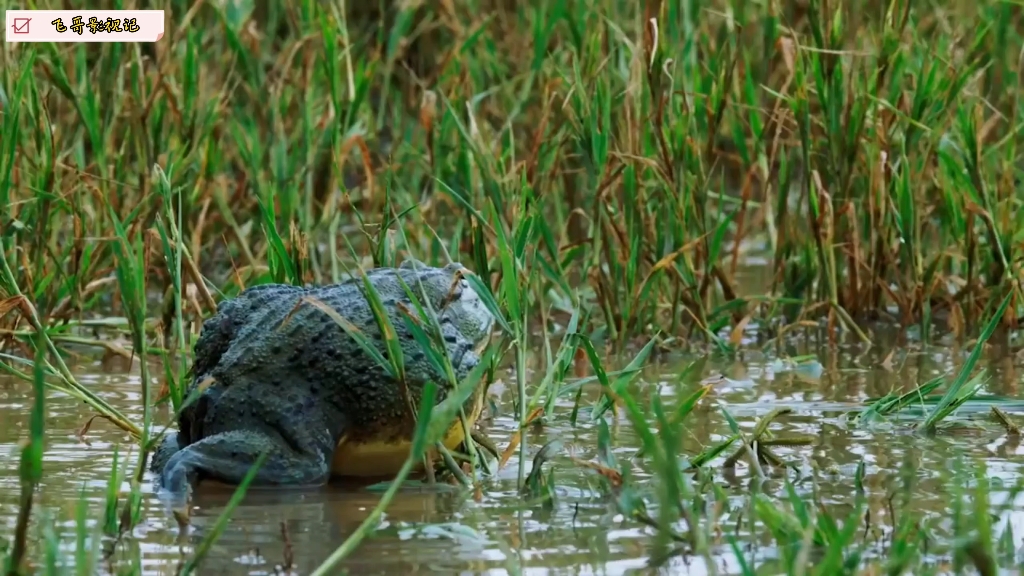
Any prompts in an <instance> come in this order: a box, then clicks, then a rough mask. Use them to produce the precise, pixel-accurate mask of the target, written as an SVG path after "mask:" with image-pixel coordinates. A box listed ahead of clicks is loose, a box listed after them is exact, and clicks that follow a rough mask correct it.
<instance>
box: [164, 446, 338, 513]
mask: <svg viewBox="0 0 1024 576" xmlns="http://www.w3.org/2000/svg"><path fill="white" fill-rule="evenodd" d="M260 454H266V459H265V460H264V462H263V465H262V466H261V467H260V469H259V470H258V471H257V472H256V476H255V477H254V478H253V481H252V485H275V484H276V485H284V484H287V485H321V484H324V483H326V482H327V480H328V479H329V478H330V461H329V456H330V454H318V453H312V452H303V453H300V452H297V451H294V450H291V449H290V448H289V447H288V445H287V444H283V443H282V442H281V441H280V440H278V441H276V442H275V441H274V440H273V439H272V438H270V437H269V436H267V435H265V434H260V433H258V432H248V431H240V430H235V431H230V432H222V433H220V434H214V435H212V436H208V437H206V438H203V439H202V440H200V441H198V442H195V443H193V444H189V445H188V446H186V447H184V448H182V449H180V450H178V451H177V452H176V453H174V454H173V455H172V456H171V457H170V458H169V459H168V460H167V464H166V465H165V466H164V468H163V470H162V471H161V473H160V495H161V498H162V499H164V500H166V501H168V502H169V503H170V504H171V507H172V509H173V510H174V511H175V513H176V514H177V513H179V511H182V510H184V509H185V506H186V504H187V501H188V492H189V487H190V486H192V485H195V484H196V482H197V481H199V480H201V479H202V478H212V479H216V480H220V481H222V482H226V483H228V484H239V483H241V482H242V480H243V479H244V478H245V476H246V474H248V473H249V469H250V468H251V467H252V466H253V464H255V463H256V461H257V459H258V458H259V456H260Z"/></svg>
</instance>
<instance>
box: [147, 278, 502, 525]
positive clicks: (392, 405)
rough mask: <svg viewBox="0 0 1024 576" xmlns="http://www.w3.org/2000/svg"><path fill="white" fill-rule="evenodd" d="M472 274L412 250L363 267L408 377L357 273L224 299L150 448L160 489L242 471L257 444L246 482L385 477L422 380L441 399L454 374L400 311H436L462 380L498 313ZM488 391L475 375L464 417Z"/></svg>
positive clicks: (396, 463)
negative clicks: (182, 392)
mask: <svg viewBox="0 0 1024 576" xmlns="http://www.w3.org/2000/svg"><path fill="white" fill-rule="evenodd" d="M467 273H470V272H469V271H468V270H467V269H466V268H465V267H464V266H463V265H462V264H461V263H459V262H453V263H451V264H447V265H445V266H443V267H434V266H428V265H426V264H424V263H423V262H421V261H419V260H415V259H407V260H405V261H403V262H402V263H401V265H399V266H398V267H380V268H373V269H370V270H367V271H366V272H365V281H367V282H368V283H369V284H371V285H372V286H373V288H374V290H375V292H376V293H377V294H378V295H379V297H380V304H381V305H382V309H383V310H384V311H385V312H386V314H387V316H388V318H389V319H390V324H391V326H392V327H393V331H394V332H393V334H394V338H393V339H392V342H393V341H395V340H397V342H398V344H399V347H400V349H401V355H402V364H403V366H404V378H400V377H396V376H395V375H394V370H389V369H387V367H386V366H384V365H382V363H381V361H380V359H381V358H388V357H389V356H388V352H387V346H386V342H385V340H386V338H385V337H384V336H383V335H382V332H381V329H380V326H379V322H378V321H377V318H376V317H375V315H374V312H373V308H372V307H371V304H370V301H369V300H368V298H367V294H366V290H365V285H364V278H363V275H362V273H360V274H356V275H354V276H352V277H350V278H347V279H345V280H342V281H340V282H338V283H335V284H329V285H324V286H305V287H302V286H295V285H289V284H261V285H255V286H251V287H249V288H246V289H245V290H243V291H242V292H240V293H239V294H238V295H237V296H236V297H234V298H231V299H227V300H224V301H222V302H221V303H220V304H219V305H218V307H217V311H216V313H215V314H213V315H212V316H211V317H209V318H208V319H207V320H206V321H205V322H203V325H202V329H201V331H200V335H199V337H198V339H197V340H196V342H195V346H194V354H193V361H192V366H191V370H190V371H189V376H188V382H189V385H188V388H187V391H186V398H187V399H188V398H194V399H193V401H191V402H186V405H185V407H184V408H182V409H181V410H180V412H179V416H178V419H177V430H176V431H169V432H167V433H166V434H165V435H164V436H163V438H162V440H161V441H160V443H159V444H158V445H157V448H156V450H155V451H154V453H153V458H152V462H151V466H150V469H151V471H152V472H153V473H154V474H155V475H156V476H157V485H158V489H159V493H160V494H161V495H162V497H163V498H164V499H165V500H167V501H169V502H171V503H172V504H173V503H176V505H177V506H179V507H180V506H182V505H183V504H184V503H185V502H187V500H188V497H189V495H190V494H191V491H192V490H193V489H194V488H195V487H196V486H197V485H198V484H199V483H200V482H203V481H206V480H214V481H217V482H219V483H221V484H228V485H237V484H240V483H241V482H242V481H243V479H244V478H245V477H246V475H247V474H248V473H249V470H250V469H251V468H252V467H253V465H254V464H255V463H256V462H257V461H258V458H260V456H261V455H264V458H265V459H264V461H263V463H262V465H261V466H260V467H259V468H258V469H256V471H255V475H254V476H253V477H252V480H251V483H250V486H292V487H301V486H321V485H324V484H326V483H328V482H329V481H330V480H331V479H332V478H337V477H342V478H344V477H348V478H360V477H361V478H386V477H393V476H394V475H395V474H397V473H398V471H399V470H400V469H401V467H402V465H403V464H404V463H405V461H406V460H407V459H408V455H409V451H410V449H411V445H412V436H413V433H414V430H415V416H414V414H413V410H411V406H418V405H419V403H420V401H421V399H422V394H423V390H424V387H425V385H426V383H427V382H428V381H432V382H434V383H435V384H437V385H438V388H437V390H438V393H437V396H436V401H437V402H440V401H442V400H443V399H444V397H445V395H446V392H445V390H446V388H445V387H444V386H442V384H443V383H445V382H448V381H449V380H450V378H449V377H448V376H447V375H446V374H445V372H446V370H441V369H440V367H439V366H438V363H437V362H436V355H435V356H434V359H432V358H430V357H428V354H429V352H430V351H429V350H427V349H426V348H425V347H424V345H423V344H422V343H421V340H420V339H417V338H416V336H415V334H414V331H413V330H412V329H411V328H410V327H409V325H408V323H407V322H409V321H410V319H411V321H413V322H418V323H419V324H421V325H422V320H421V319H420V313H419V312H418V310H424V311H428V312H426V313H427V314H432V315H433V317H434V318H435V319H436V324H435V326H436V327H437V333H438V334H439V335H440V338H439V339H438V340H439V343H440V344H441V345H442V346H443V349H444V350H443V351H444V352H445V353H446V354H447V357H448V358H449V359H450V362H451V367H452V372H453V374H454V376H455V378H456V379H457V381H458V382H462V381H463V380H465V379H466V378H467V376H468V375H469V374H470V372H472V371H473V370H474V368H476V367H477V366H478V365H479V364H480V362H481V354H482V352H483V349H484V348H485V347H486V344H487V342H488V340H489V337H490V335H491V333H492V331H493V328H494V326H495V316H494V314H493V313H492V311H491V308H489V307H488V306H487V304H486V303H485V300H484V299H483V298H482V297H481V295H480V294H479V293H478V292H477V291H476V290H475V289H474V288H473V286H472V285H471V284H470V283H469V281H468V280H467V279H466V275H467ZM407 290H408V291H407ZM410 292H411V293H412V294H415V295H416V298H417V302H418V303H419V304H420V307H419V308H417V307H416V305H415V304H413V302H412V300H411V299H410V298H409V293H410ZM492 302H493V301H492ZM492 307H493V304H492ZM430 310H432V311H433V312H432V313H431V312H429V311H430ZM329 311H333V312H329ZM403 316H405V317H406V319H403ZM346 328H347V329H346ZM353 330H354V331H357V332H359V333H361V334H362V335H363V337H364V338H362V340H363V342H362V343H361V342H359V341H358V340H357V339H356V338H354V337H353V336H352V335H351V334H350V331H353ZM423 333H426V331H424V332H423ZM421 338H422V333H421ZM366 343H369V344H370V346H372V348H373V349H374V350H376V351H377V353H378V354H376V355H375V354H372V353H370V352H369V351H368V350H367V349H366V348H364V346H365V345H366ZM437 350H440V348H437ZM483 397H484V393H483V391H482V387H480V386H477V389H476V390H474V391H473V393H471V394H470V395H469V396H468V398H467V400H466V401H465V404H464V405H463V409H464V414H465V415H466V421H467V423H468V424H469V425H470V426H472V424H473V423H474V422H475V421H476V420H477V418H478V417H479V416H480V414H481V412H482V411H483V404H484V401H483ZM466 429H467V428H464V427H463V426H462V422H461V421H460V420H459V419H456V421H455V422H454V423H453V424H452V425H451V426H450V428H449V430H448V432H447V434H446V435H445V436H444V437H443V440H442V443H443V444H444V445H445V447H446V448H448V449H456V448H457V447H458V446H459V445H461V444H462V443H463V442H464V441H468V439H467V438H466V437H465V430H466ZM178 509H180V508H178Z"/></svg>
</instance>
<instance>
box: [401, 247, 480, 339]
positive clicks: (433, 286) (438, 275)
mask: <svg viewBox="0 0 1024 576" xmlns="http://www.w3.org/2000/svg"><path fill="white" fill-rule="evenodd" d="M400 268H402V269H406V270H416V271H417V272H419V274H418V275H417V276H418V278H419V280H420V285H421V286H422V287H423V290H424V291H425V292H426V296H427V297H428V298H429V299H430V302H431V303H432V304H433V305H434V306H435V311H436V312H437V313H438V320H440V321H445V320H446V319H447V320H448V321H450V322H451V323H452V324H454V325H455V327H456V328H457V329H458V331H459V332H460V333H461V334H462V335H463V336H465V337H466V339H467V340H469V341H470V342H472V343H473V347H474V348H475V349H477V350H479V349H480V348H481V347H482V346H483V344H484V342H485V341H486V340H487V337H488V336H490V334H491V330H492V329H493V328H494V323H495V319H494V316H493V315H492V314H491V312H490V311H489V310H488V309H487V306H485V305H484V302H483V299H481V298H480V295H479V294H477V292H476V290H474V289H473V287H472V286H471V285H470V284H469V282H468V281H467V280H466V278H465V275H466V274H468V273H469V270H467V269H466V268H465V267H464V266H463V265H462V264H460V263H458V262H453V263H451V264H448V265H447V266H445V267H444V268H433V267H428V266H426V265H425V264H423V263H422V262H419V261H418V260H406V261H404V262H402V265H401V266H400ZM456 278H457V279H458V280H457V281H456ZM410 287H411V288H413V289H414V290H416V288H415V286H411V285H410ZM417 292H418V291H417Z"/></svg>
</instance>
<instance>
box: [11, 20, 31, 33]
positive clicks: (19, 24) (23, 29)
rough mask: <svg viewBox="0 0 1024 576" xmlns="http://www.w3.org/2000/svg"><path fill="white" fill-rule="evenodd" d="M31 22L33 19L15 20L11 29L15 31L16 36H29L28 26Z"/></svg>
mask: <svg viewBox="0 0 1024 576" xmlns="http://www.w3.org/2000/svg"><path fill="white" fill-rule="evenodd" d="M31 21H32V19H31V18H15V19H14V24H12V25H11V28H13V29H14V33H15V34H28V25H29V22H31Z"/></svg>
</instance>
